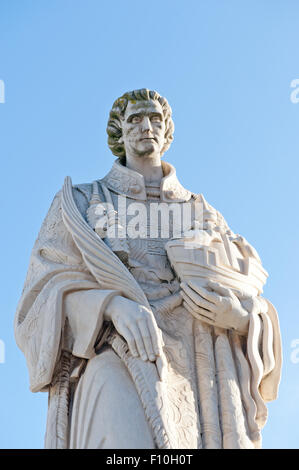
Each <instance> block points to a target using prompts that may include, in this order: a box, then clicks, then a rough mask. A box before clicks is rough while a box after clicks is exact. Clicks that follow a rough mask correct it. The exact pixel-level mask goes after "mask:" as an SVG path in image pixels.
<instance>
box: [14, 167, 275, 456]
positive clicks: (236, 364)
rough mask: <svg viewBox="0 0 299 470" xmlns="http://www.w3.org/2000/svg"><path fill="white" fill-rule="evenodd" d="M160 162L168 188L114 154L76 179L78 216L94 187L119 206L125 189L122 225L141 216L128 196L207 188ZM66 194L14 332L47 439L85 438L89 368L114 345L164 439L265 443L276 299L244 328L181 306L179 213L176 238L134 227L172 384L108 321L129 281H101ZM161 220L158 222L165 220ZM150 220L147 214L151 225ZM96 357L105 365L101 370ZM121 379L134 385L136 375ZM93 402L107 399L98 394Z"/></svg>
mask: <svg viewBox="0 0 299 470" xmlns="http://www.w3.org/2000/svg"><path fill="white" fill-rule="evenodd" d="M163 172H164V178H163V179H162V182H161V186H160V188H155V187H146V186H145V183H144V179H143V176H142V175H140V174H139V173H137V172H135V171H132V170H129V169H128V168H126V167H124V166H122V165H121V163H120V162H119V161H116V162H115V163H114V165H113V167H112V169H111V170H110V172H109V173H108V175H106V177H105V178H103V179H102V180H99V181H98V182H95V183H93V184H86V185H78V186H74V187H73V194H72V196H73V198H74V201H75V204H76V207H77V209H78V211H79V213H80V214H81V217H82V220H83V219H84V223H85V224H87V223H88V217H87V214H88V208H89V207H90V202H91V200H92V197H93V196H94V192H95V190H96V192H97V194H98V195H99V197H100V199H101V200H106V199H107V191H108V193H109V197H110V198H111V201H112V203H113V205H114V207H115V209H116V210H117V211H118V210H119V207H118V204H119V198H118V196H119V195H122V196H125V197H126V204H127V206H126V210H125V211H123V213H122V217H125V218H127V220H124V219H123V220H122V223H124V222H125V225H127V228H128V226H129V225H128V224H127V223H128V221H129V220H132V216H133V215H134V210H133V209H132V210H131V212H130V210H128V206H129V205H130V204H132V203H133V204H134V203H136V202H138V203H141V204H143V205H145V206H146V207H147V208H148V209H149V206H150V204H151V203H152V202H163V203H165V204H167V205H169V204H173V203H177V204H179V205H182V206H183V205H185V204H189V205H190V204H191V205H192V204H193V202H194V201H195V200H196V199H197V198H198V197H200V196H198V195H194V194H192V193H191V192H190V191H188V190H186V189H185V188H183V187H182V186H181V184H180V183H179V182H178V180H177V177H176V174H175V170H174V168H173V167H172V166H171V165H169V164H167V163H165V162H163ZM103 187H104V188H106V189H105V190H104V191H103ZM95 188H96V189H95ZM62 199H63V195H62V193H61V192H59V193H58V194H57V195H56V197H55V198H54V201H53V203H52V206H51V208H50V210H49V212H48V215H47V217H46V218H45V220H44V222H43V225H42V227H41V230H40V233H39V236H38V238H37V240H36V243H35V246H34V248H33V251H32V256H31V261H30V267H29V271H28V274H27V278H26V282H25V286H24V290H23V294H22V297H21V299H20V302H19V305H18V309H17V314H16V320H15V335H16V340H17V343H18V345H19V347H20V348H21V349H22V351H23V352H24V354H25V356H26V360H27V364H28V369H29V375H30V388H31V390H32V391H33V392H37V391H48V392H49V412H48V424H47V433H46V447H51V448H61V447H76V446H77V445H78V446H79V444H78V442H79V441H80V436H79V437H78V436H77V434H78V428H77V429H75V428H76V426H77V425H76V423H77V421H76V420H78V419H79V418H78V416H79V415H80V413H81V414H82V412H81V411H80V406H83V404H82V403H80V397H81V402H82V400H83V398H82V396H83V395H82V393H83V392H82V390H83V388H84V374H85V373H86V372H85V371H87V370H91V368H92V367H91V366H89V364H92V361H94V362H93V363H94V364H95V360H96V359H97V358H98V357H103V358H104V357H106V356H107V354H108V352H109V351H110V353H111V352H112V353H113V354H114V355H115V357H116V356H117V358H118V359H117V360H118V361H119V362H117V361H116V360H114V359H113V358H112V360H111V364H112V366H111V368H110V369H111V370H110V369H109V371H108V372H107V371H106V372H107V373H109V374H110V375H109V376H110V377H111V374H112V375H113V373H114V372H113V367H114V366H113V364H114V363H115V374H118V375H119V374H121V373H122V372H121V370H122V368H124V369H126V371H127V372H128V374H129V375H128V377H130V379H129V380H130V381H131V382H132V385H133V387H134V389H135V390H136V394H137V396H138V399H139V400H140V403H141V406H142V408H143V411H144V416H145V419H146V423H147V425H148V429H149V432H150V434H151V436H152V438H153V442H154V445H155V446H156V447H158V448H202V447H203V448H253V447H260V445H261V434H260V431H261V429H262V427H263V426H264V424H265V422H266V419H267V408H266V405H265V402H267V401H270V400H273V399H275V398H276V396H277V389H278V385H279V380H280V371H281V343H280V333H279V324H278V319H277V314H276V311H275V309H274V307H273V306H272V305H271V304H270V302H268V312H267V313H263V315H259V316H256V317H255V318H252V319H250V325H249V332H248V336H247V337H244V336H240V335H238V334H237V333H236V332H234V331H230V330H223V329H220V328H214V327H212V326H210V325H207V324H204V323H202V322H200V321H198V320H195V319H194V318H193V317H192V315H191V314H190V313H189V312H188V311H187V310H186V309H185V308H184V307H183V305H182V304H181V297H180V295H179V290H180V286H179V280H178V279H177V277H176V275H175V273H174V271H173V270H172V268H171V266H170V264H169V261H168V258H167V255H166V251H165V243H166V242H167V241H168V240H169V239H170V238H171V236H172V231H173V223H172V224H170V232H169V236H168V238H167V237H166V238H165V237H164V238H163V237H161V236H160V235H161V233H160V232H159V236H154V237H150V236H146V237H142V238H132V237H127V238H126V240H125V242H126V246H127V259H126V261H124V262H125V264H126V268H127V269H128V271H129V273H130V275H132V276H133V278H134V279H135V281H137V284H138V286H139V288H141V290H142V292H143V294H144V295H145V298H146V300H147V302H148V304H149V305H150V306H151V308H152V310H153V313H154V315H155V318H156V321H157V324H158V326H159V327H160V329H161V330H162V334H163V340H164V343H165V347H164V352H165V355H166V357H167V361H168V370H167V377H166V380H165V382H161V381H159V378H158V375H157V371H156V368H155V366H154V365H153V364H152V363H149V362H147V363H144V362H143V361H142V360H141V359H138V358H133V357H132V356H131V355H130V352H129V350H128V348H127V346H126V344H125V342H124V341H123V339H122V338H121V337H120V336H119V335H118V334H117V333H116V332H115V331H114V330H113V328H111V324H109V323H107V322H105V321H104V318H103V314H104V311H105V307H106V305H107V303H108V302H109V301H110V299H111V298H112V297H113V296H114V295H124V296H128V297H129V298H130V295H128V293H127V292H124V290H123V289H122V288H121V285H120V288H119V289H117V288H116V287H115V286H116V284H115V282H114V284H113V288H109V282H108V281H107V285H106V284H105V287H103V286H104V284H101V283H100V282H99V280H98V279H97V278H96V276H95V274H94V269H93V267H92V263H93V261H92V254H91V250H90V249H89V246H88V241H86V240H85V241H84V243H81V245H80V244H79V243H78V242H77V238H78V237H77V235H76V234H74V233H73V232H72V230H71V229H70V226H69V225H68V223H67V219H66V217H64V214H63V211H64V209H63V201H62ZM209 207H211V206H209ZM211 210H214V209H213V208H211ZM214 212H215V213H216V215H217V218H218V224H219V225H221V226H222V227H224V228H225V229H227V230H229V228H228V226H227V225H226V222H225V221H224V219H223V217H222V216H221V214H219V213H218V212H217V211H215V210H214ZM147 214H149V210H148V211H147ZM163 223H164V222H163V220H162V221H160V222H158V228H159V230H160V229H161V226H163ZM149 224H150V223H149V219H148V220H147V226H148V227H147V228H149ZM93 228H94V227H93ZM104 240H105V239H104ZM108 249H110V248H108ZM116 252H117V251H116ZM94 264H96V261H94ZM95 268H96V267H95ZM108 271H109V268H108ZM107 276H108V274H107ZM108 277H109V276H108ZM110 353H109V354H110ZM105 354H106V356H104V355H105ZM101 355H102V356H101ZM107 357H108V356H107ZM111 357H112V356H111ZM111 357H110V359H111ZM113 357H114V356H113ZM113 361H114V362H113ZM102 362H103V361H102ZM100 363H101V361H98V364H99V366H97V367H102V369H101V370H102V373H103V374H105V373H106V372H105V367H104V365H103V366H101V365H100ZM120 363H121V365H120ZM88 368H89V369H88ZM101 370H99V374H101ZM127 372H126V373H127ZM90 373H91V372H90ZM86 377H87V375H86ZM126 380H127V379H126ZM86 381H87V379H86ZM91 381H92V380H91ZM123 383H124V386H126V385H125V383H128V382H125V380H124V382H123ZM93 386H94V385H93ZM128 386H129V385H128ZM91 399H92V398H91ZM74 404H75V405H74ZM84 406H85V405H84ZM90 406H91V409H92V405H90ZM93 406H99V407H100V406H101V400H100V399H97V402H96V403H94V405H93ZM89 414H90V418H88V419H92V416H93V411H90V413H89ZM80 419H81V418H80ZM82 419H83V418H82ZM86 419H87V418H85V421H86ZM132 419H133V420H134V417H133V418H132ZM103 425H104V424H103ZM80 426H81V427H80V429H81V430H83V428H84V426H85V428H86V429H89V431H88V432H87V431H84V432H85V439H86V440H87V441H88V440H90V439H92V438H91V437H90V436H91V434H92V431H91V430H90V429H91V427H90V426H91V424H90V423H83V424H80ZM98 426H99V427H101V423H99V425H98ZM82 433H83V431H82ZM103 433H105V429H104V430H103ZM86 440H85V441H84V442H85V444H86V446H88V445H89V444H88V443H86V442H87V441H86ZM90 442H94V441H92V440H91V441H90ZM101 442H102V440H100V442H99V443H98V444H97V445H98V446H101ZM76 443H77V444H76ZM80 445H82V443H81V444H80ZM115 447H117V443H116V444H115Z"/></svg>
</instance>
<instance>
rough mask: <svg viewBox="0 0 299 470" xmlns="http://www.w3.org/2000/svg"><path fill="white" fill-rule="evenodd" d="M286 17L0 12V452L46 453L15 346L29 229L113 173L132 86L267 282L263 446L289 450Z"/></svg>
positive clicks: (123, 9)
mask: <svg viewBox="0 0 299 470" xmlns="http://www.w3.org/2000/svg"><path fill="white" fill-rule="evenodd" d="M298 17H299V3H298V1H296V0H293V1H291V0H248V1H242V2H240V1H238V0H235V1H234V0H226V1H224V0H218V1H215V0H214V1H211V0H206V1H199V0H186V1H185V2H182V1H177V0H163V1H161V0H151V1H150V2H145V1H137V0H136V1H135V0H134V1H133V0H126V1H121V0H114V1H113V2H104V1H100V0H51V1H47V0H35V1H34V0H0V80H3V82H4V84H5V103H0V155H1V173H2V177H1V198H0V204H1V219H2V224H1V227H2V228H1V235H0V236H1V245H0V246H1V248H2V254H1V269H0V276H1V280H0V285H1V297H0V302H1V307H0V311H1V318H0V339H2V340H3V341H4V342H5V346H6V357H5V363H3V364H0V422H1V424H2V425H1V431H0V448H40V447H43V436H44V431H45V423H46V411H47V396H46V394H42V393H38V394H32V393H31V392H30V391H29V387H28V374H27V368H26V365H25V360H24V357H23V355H22V353H21V352H20V351H19V350H18V349H17V347H16V345H15V342H14V337H13V317H14V312H15V308H16V304H17V301H18V299H19V297H20V294H21V290H22V287H23V283H24V279H25V275H26V270H27V266H28V261H29V256H30V251H31V248H32V246H33V243H34V240H35V238H36V236H37V233H38V230H39V227H40V225H41V222H42V220H43V218H44V216H45V214H46V212H47V210H48V207H49V205H50V203H51V200H52V198H53V196H54V194H55V193H56V191H57V190H58V189H60V187H61V185H62V183H63V179H64V177H65V176H66V175H70V176H71V177H72V179H73V181H74V182H75V183H83V182H90V181H92V180H93V179H95V178H98V177H101V176H103V175H105V174H106V172H107V171H108V170H109V168H110V166H111V164H112V162H113V156H112V154H111V153H110V151H109V149H108V147H107V143H106V131H105V129H106V122H107V117H108V113H109V110H110V107H111V105H112V102H113V101H114V99H115V98H117V97H118V96H120V95H121V94H122V93H123V92H125V91H128V90H131V89H134V88H143V87H146V88H151V89H156V90H157V91H158V92H159V93H161V94H162V95H165V96H166V97H167V99H168V100H169V102H170V104H171V106H172V108H173V117H174V121H175V126H176V130H175V140H174V143H173V145H172V147H171V149H170V150H169V151H168V152H167V153H166V154H165V159H166V160H168V161H169V162H171V163H172V164H173V165H174V166H175V167H176V168H177V173H178V176H179V178H180V180H181V182H182V184H183V185H184V186H185V187H187V188H189V189H190V190H192V191H195V192H201V193H203V194H204V195H205V197H206V199H207V200H208V201H209V202H210V203H211V204H212V205H214V206H215V207H216V208H217V209H218V210H220V211H221V212H222V213H223V215H224V217H225V218H226V220H227V221H228V223H229V225H230V226H231V228H232V229H233V230H234V231H235V232H238V233H241V234H243V235H244V236H245V237H246V238H247V239H248V240H249V241H250V242H251V243H252V244H253V245H254V246H255V247H256V249H257V250H258V252H259V254H260V256H261V258H262V260H263V263H264V266H265V268H266V269H267V271H268V272H269V274H270V277H269V279H268V282H267V285H266V288H265V293H264V294H265V296H266V297H268V298H269V299H270V300H271V301H272V302H273V303H274V305H275V306H276V307H277V310H278V312H279V315H280V323H281V331H282V338H283V347H284V367H283V375H282V382H281V387H280V393H279V398H278V400H277V401H276V402H273V403H271V404H269V420H268V423H267V425H266V427H265V428H264V432H263V445H264V447H265V448H297V447H299V431H298V421H299V404H298V403H299V363H293V362H292V361H291V353H292V351H293V349H292V347H291V345H292V341H293V340H295V339H299V308H298V307H299V305H298V304H299V300H298V299H299V297H298V265H299V264H298V261H299V260H298V238H299V234H298V194H297V191H298V170H299V168H298V150H299V139H298V137H299V103H298V104H295V103H292V102H291V100H290V94H291V91H292V89H291V88H290V83H291V81H292V80H294V79H296V78H299V57H298V56H299V49H298V43H299V28H298ZM297 356H298V357H299V354H298V355H297Z"/></svg>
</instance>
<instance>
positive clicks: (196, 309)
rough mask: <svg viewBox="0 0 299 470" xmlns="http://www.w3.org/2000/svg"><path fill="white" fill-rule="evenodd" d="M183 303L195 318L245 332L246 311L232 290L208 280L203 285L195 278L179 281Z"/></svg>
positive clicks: (246, 322) (246, 324)
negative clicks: (204, 285) (186, 281)
mask: <svg viewBox="0 0 299 470" xmlns="http://www.w3.org/2000/svg"><path fill="white" fill-rule="evenodd" d="M181 288H182V291H181V295H182V297H183V305H184V306H185V308H186V309H187V310H188V311H189V312H190V313H191V314H192V315H193V316H194V317H196V318H198V319H199V320H202V321H204V322H206V323H208V324H210V325H214V326H218V327H221V328H226V329H228V328H234V329H237V330H238V331H240V332H242V333H241V334H245V332H246V328H247V326H248V312H247V311H246V310H245V309H244V308H243V306H242V305H241V303H240V300H239V299H238V297H237V296H236V295H235V294H234V292H233V291H232V290H231V289H229V288H227V287H225V286H222V285H221V284H219V283H217V282H214V281H208V282H207V284H206V287H203V286H202V285H200V284H199V283H198V282H196V281H195V280H193V281H189V282H188V283H185V282H183V283H181Z"/></svg>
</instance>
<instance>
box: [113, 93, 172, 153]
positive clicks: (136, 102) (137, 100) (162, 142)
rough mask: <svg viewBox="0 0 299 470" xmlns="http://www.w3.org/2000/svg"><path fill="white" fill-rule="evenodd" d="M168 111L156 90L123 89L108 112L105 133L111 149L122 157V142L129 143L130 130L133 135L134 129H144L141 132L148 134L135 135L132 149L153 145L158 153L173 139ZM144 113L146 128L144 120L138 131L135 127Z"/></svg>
mask: <svg viewBox="0 0 299 470" xmlns="http://www.w3.org/2000/svg"><path fill="white" fill-rule="evenodd" d="M171 114H172V110H171V107H170V106H169V104H168V101H167V100H166V98H163V96H161V95H159V93H157V92H156V91H152V90H148V89H146V88H143V89H141V90H134V91H129V92H127V93H125V94H124V95H123V96H121V97H120V98H118V99H117V100H116V101H115V102H114V103H113V106H112V109H111V111H110V115H109V121H108V126H107V134H108V145H109V147H110V149H111V151H112V153H113V154H114V155H116V156H117V157H119V158H120V159H121V160H122V161H125V157H126V149H125V146H126V145H130V138H129V136H130V132H131V135H133V136H134V132H135V134H136V132H144V133H145V134H144V135H147V133H148V135H149V138H144V139H135V142H134V145H135V150H136V151H137V152H138V151H140V154H142V152H145V153H146V152H147V151H148V152H149V151H150V149H151V147H153V146H156V147H158V150H159V152H160V155H161V156H162V155H163V153H164V152H166V150H168V148H169V147H170V144H171V142H172V141H173V131H174V124H173V120H172V118H171ZM144 115H145V116H147V118H148V119H147V122H148V126H149V128H146V126H147V124H146V122H145V121H144V123H143V125H144V126H143V129H142V130H141V131H140V129H138V127H140V126H139V123H141V119H142V118H143V116H144ZM134 127H135V128H136V129H137V130H135V129H134ZM124 139H125V140H126V145H125V142H124ZM139 140H141V141H140V142H139Z"/></svg>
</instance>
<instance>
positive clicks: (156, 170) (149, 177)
mask: <svg viewBox="0 0 299 470" xmlns="http://www.w3.org/2000/svg"><path fill="white" fill-rule="evenodd" d="M126 167H127V168H129V169H130V170H134V171H137V172H138V173H140V174H141V175H142V176H143V177H144V181H145V184H148V183H151V184H153V183H156V184H157V185H158V186H159V185H160V183H161V180H162V178H163V176H164V175H163V169H162V163H161V156H160V154H158V155H156V154H155V155H149V156H142V157H139V156H138V157H135V156H134V157H132V156H127V157H126Z"/></svg>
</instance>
